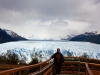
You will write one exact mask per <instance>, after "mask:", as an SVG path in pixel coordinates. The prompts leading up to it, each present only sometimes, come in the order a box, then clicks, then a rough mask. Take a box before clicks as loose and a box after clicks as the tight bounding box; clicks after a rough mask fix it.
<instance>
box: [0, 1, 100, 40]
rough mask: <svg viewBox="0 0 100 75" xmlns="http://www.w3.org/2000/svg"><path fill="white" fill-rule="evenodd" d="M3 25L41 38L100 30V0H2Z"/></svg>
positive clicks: (1, 14)
mask: <svg viewBox="0 0 100 75" xmlns="http://www.w3.org/2000/svg"><path fill="white" fill-rule="evenodd" d="M0 28H3V29H8V30H12V31H14V32H16V33H17V34H19V35H21V36H25V37H31V36H33V37H34V38H37V39H46V38H48V39H49V38H54V39H59V38H61V37H66V36H67V35H71V34H80V33H84V32H86V31H98V32H100V29H99V28H100V0H0Z"/></svg>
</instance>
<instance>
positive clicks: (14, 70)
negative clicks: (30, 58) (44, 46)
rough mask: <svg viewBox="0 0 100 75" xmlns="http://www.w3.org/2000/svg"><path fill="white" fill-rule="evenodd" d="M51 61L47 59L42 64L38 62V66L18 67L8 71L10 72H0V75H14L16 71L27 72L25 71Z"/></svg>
mask: <svg viewBox="0 0 100 75" xmlns="http://www.w3.org/2000/svg"><path fill="white" fill-rule="evenodd" d="M50 60H51V59H48V60H46V61H44V62H40V63H38V64H34V65H30V66H24V67H20V68H15V69H10V70H6V71H1V72H0V75H6V74H10V73H14V72H17V71H20V70H27V69H30V68H35V67H38V66H40V65H42V64H44V63H46V62H48V61H50Z"/></svg>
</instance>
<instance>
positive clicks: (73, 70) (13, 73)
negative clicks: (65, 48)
mask: <svg viewBox="0 0 100 75" xmlns="http://www.w3.org/2000/svg"><path fill="white" fill-rule="evenodd" d="M69 59H71V61H67V60H69ZM74 59H77V60H78V61H75V60H74ZM50 60H51V59H48V60H46V61H44V62H40V63H38V64H34V65H29V66H24V67H20V68H15V69H10V70H6V71H1V72H0V75H53V73H54V72H55V71H54V67H53V62H51V61H50ZM72 60H73V61H72ZM80 60H85V61H90V60H94V61H95V60H96V61H98V60H97V59H89V58H83V57H65V62H64V63H63V65H62V69H61V74H77V75H94V74H100V64H95V63H87V62H81V61H80ZM35 69H36V70H35ZM96 69H97V70H96ZM30 70H33V71H32V72H30Z"/></svg>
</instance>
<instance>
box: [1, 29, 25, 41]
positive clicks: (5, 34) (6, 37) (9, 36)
mask: <svg viewBox="0 0 100 75" xmlns="http://www.w3.org/2000/svg"><path fill="white" fill-rule="evenodd" d="M19 40H26V39H25V38H23V37H21V36H19V35H17V34H16V33H15V32H13V31H10V30H6V29H1V28H0V43H5V42H11V41H19Z"/></svg>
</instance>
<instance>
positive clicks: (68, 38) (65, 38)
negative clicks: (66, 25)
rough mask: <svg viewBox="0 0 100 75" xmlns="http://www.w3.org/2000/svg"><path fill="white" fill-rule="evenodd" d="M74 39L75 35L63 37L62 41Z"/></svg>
mask: <svg viewBox="0 0 100 75" xmlns="http://www.w3.org/2000/svg"><path fill="white" fill-rule="evenodd" d="M73 37H75V35H67V36H66V37H62V38H61V40H70V39H71V38H73Z"/></svg>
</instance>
